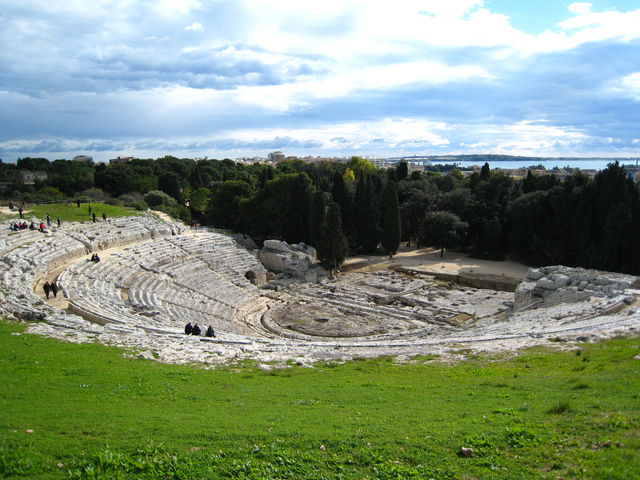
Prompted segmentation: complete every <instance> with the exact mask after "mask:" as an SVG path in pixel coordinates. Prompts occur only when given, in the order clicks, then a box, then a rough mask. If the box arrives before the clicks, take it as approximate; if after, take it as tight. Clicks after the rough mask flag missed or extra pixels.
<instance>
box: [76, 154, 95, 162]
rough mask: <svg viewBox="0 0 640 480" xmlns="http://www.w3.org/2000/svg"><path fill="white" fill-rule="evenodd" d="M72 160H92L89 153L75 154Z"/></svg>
mask: <svg viewBox="0 0 640 480" xmlns="http://www.w3.org/2000/svg"><path fill="white" fill-rule="evenodd" d="M73 161H74V162H93V157H90V156H89V155H76V156H75V157H73Z"/></svg>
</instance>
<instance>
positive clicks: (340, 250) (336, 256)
mask: <svg viewBox="0 0 640 480" xmlns="http://www.w3.org/2000/svg"><path fill="white" fill-rule="evenodd" d="M318 256H319V258H320V263H321V264H322V266H323V267H324V268H326V269H327V270H329V272H331V273H332V274H333V273H334V272H335V271H336V270H337V269H338V268H339V267H340V266H341V265H342V264H343V263H344V259H345V257H346V256H347V237H345V235H344V232H343V231H342V218H341V215H340V206H339V205H338V204H337V203H336V202H329V204H328V206H327V215H326V216H325V220H324V223H323V225H322V237H321V239H320V243H319V244H318Z"/></svg>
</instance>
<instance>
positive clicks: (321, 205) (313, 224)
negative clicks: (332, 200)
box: [309, 191, 327, 246]
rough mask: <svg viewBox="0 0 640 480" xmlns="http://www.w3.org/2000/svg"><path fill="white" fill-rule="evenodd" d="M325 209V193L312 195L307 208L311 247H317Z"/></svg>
mask: <svg viewBox="0 0 640 480" xmlns="http://www.w3.org/2000/svg"><path fill="white" fill-rule="evenodd" d="M326 209H327V201H326V196H325V193H324V192H322V191H319V192H316V193H314V194H313V197H312V198H311V206H310V207H309V242H310V243H311V245H313V246H317V245H318V244H319V242H320V239H321V237H322V223H323V222H324V217H325V213H326Z"/></svg>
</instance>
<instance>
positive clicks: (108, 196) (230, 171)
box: [0, 157, 640, 274]
mask: <svg viewBox="0 0 640 480" xmlns="http://www.w3.org/2000/svg"><path fill="white" fill-rule="evenodd" d="M18 170H40V171H44V172H47V180H46V181H43V182H41V183H40V184H38V185H37V187H36V189H35V191H34V192H29V191H28V189H27V188H26V187H24V186H21V185H20V183H19V182H16V181H14V182H13V183H12V184H11V187H10V188H9V189H8V191H7V192H6V193H5V196H6V197H12V198H13V199H14V200H19V199H21V198H26V199H27V200H28V199H29V198H32V199H36V197H37V196H39V197H38V199H39V200H40V201H42V200H45V199H47V200H56V199H61V198H64V197H67V198H69V199H74V198H76V197H77V196H84V197H88V198H91V199H96V200H103V201H109V202H114V203H123V204H125V205H129V206H134V207H137V208H146V207H147V206H151V207H153V208H157V209H160V210H164V211H167V212H169V213H171V214H173V215H175V216H177V217H180V218H182V219H183V220H185V221H189V220H191V219H193V220H197V221H199V222H201V223H204V224H210V225H214V226H216V227H221V228H227V229H231V230H235V231H241V232H244V233H247V234H249V235H251V236H253V237H254V238H255V239H256V240H258V241H260V240H263V239H265V238H279V239H283V240H286V241H288V242H305V243H309V244H312V245H314V246H316V248H317V249H318V251H319V254H320V256H321V258H322V260H323V262H324V263H325V265H326V266H328V267H329V268H334V267H337V266H339V265H340V263H341V262H342V261H343V259H344V256H345V255H346V254H347V251H349V252H352V253H375V252H377V253H382V252H384V253H388V254H393V253H395V251H396V250H397V249H398V246H399V244H400V242H412V243H415V244H417V245H420V246H434V247H438V248H441V249H444V248H458V249H462V250H464V251H467V252H470V253H471V254H473V255H475V256H478V257H483V258H493V259H501V258H504V257H506V256H512V257H514V258H516V259H518V260H521V261H524V262H526V263H530V264H539V265H541V264H564V265H570V266H583V267H587V268H597V269H602V270H610V271H619V272H625V273H633V274H639V273H640V253H638V251H637V249H636V248H634V247H635V243H636V241H637V239H639V238H640V202H639V196H638V186H637V185H636V183H635V182H634V181H633V180H632V179H630V178H629V177H628V176H627V174H626V171H625V170H624V169H623V168H622V167H620V166H619V165H618V163H617V162H616V163H613V164H610V165H609V166H608V168H607V169H605V170H603V171H601V172H600V173H599V174H598V175H597V176H596V177H595V179H591V178H589V177H587V176H585V175H582V174H580V173H576V174H574V175H573V176H571V177H569V178H568V179H566V180H564V181H560V180H558V179H557V178H556V177H554V176H550V175H548V176H537V175H532V174H531V172H529V174H528V175H527V177H526V178H525V179H523V180H516V179H513V178H511V177H509V176H508V175H506V174H504V173H501V172H500V171H498V170H493V171H492V170H490V168H489V164H485V165H484V167H483V168H482V170H481V171H480V172H476V173H473V174H472V175H471V176H468V177H465V176H463V175H462V173H461V172H460V171H458V170H452V171H450V172H448V173H442V172H441V173H437V172H426V173H420V172H413V173H411V174H409V172H408V168H407V164H406V163H404V162H402V163H399V164H398V165H397V167H396V168H394V169H389V170H380V169H376V168H375V167H373V166H372V165H371V164H370V163H369V162H367V161H365V160H363V159H360V158H357V157H354V158H353V159H352V160H351V161H350V162H348V163H329V162H325V163H306V162H303V161H301V160H287V161H283V162H281V163H279V164H278V165H277V166H276V167H275V168H274V167H272V166H270V165H263V164H252V165H243V164H236V163H235V162H233V161H231V160H221V161H219V160H202V161H198V162H196V161H194V160H190V159H178V158H174V157H164V158H160V159H157V160H151V159H149V160H141V159H140V160H132V161H130V162H127V163H118V164H109V165H105V164H96V165H94V164H92V163H90V162H89V163H84V162H76V161H68V160H56V161H53V162H49V161H48V160H46V159H33V158H26V159H21V160H18V162H17V165H11V164H3V163H1V162H0V180H3V181H5V182H6V181H11V178H15V172H16V171H18ZM100 196H102V197H103V198H97V197H100ZM45 197H46V198H45ZM54 197H55V198H54Z"/></svg>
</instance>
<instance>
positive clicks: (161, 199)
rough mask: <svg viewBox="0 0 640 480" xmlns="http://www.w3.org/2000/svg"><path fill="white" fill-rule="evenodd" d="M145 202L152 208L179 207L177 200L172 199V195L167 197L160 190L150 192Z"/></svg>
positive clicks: (145, 197)
mask: <svg viewBox="0 0 640 480" xmlns="http://www.w3.org/2000/svg"><path fill="white" fill-rule="evenodd" d="M144 200H145V202H147V204H148V205H149V206H150V207H159V206H166V207H173V206H176V205H177V202H176V200H175V198H173V197H171V196H170V195H167V194H166V193H164V192H161V191H160V190H152V191H150V192H149V193H147V194H146V195H145V196H144ZM167 213H169V212H167Z"/></svg>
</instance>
